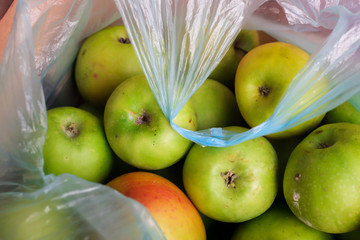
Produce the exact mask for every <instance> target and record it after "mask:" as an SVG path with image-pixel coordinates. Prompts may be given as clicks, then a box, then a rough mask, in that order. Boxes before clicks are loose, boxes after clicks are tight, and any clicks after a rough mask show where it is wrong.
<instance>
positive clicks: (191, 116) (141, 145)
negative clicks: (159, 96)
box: [104, 75, 197, 170]
mask: <svg viewBox="0 0 360 240" xmlns="http://www.w3.org/2000/svg"><path fill="white" fill-rule="evenodd" d="M173 121H174V123H175V124H177V125H178V126H180V127H182V128H186V129H190V130H197V119H196V116H195V110H194V108H193V106H192V103H191V101H188V102H187V103H186V104H185V106H184V107H183V109H182V110H181V111H180V112H179V114H178V115H177V116H176V117H175V119H174V120H173ZM104 126H105V133H106V136H107V139H108V142H109V144H110V146H111V148H112V149H113V151H114V152H115V153H116V155H117V156H118V157H119V158H120V159H122V160H123V161H125V162H127V163H128V164H130V165H132V166H135V167H137V168H140V169H148V170H156V169H161V168H166V167H169V166H171V165H172V164H174V163H176V162H177V161H179V160H180V159H181V158H182V157H183V156H184V155H185V154H186V153H187V151H188V150H189V148H190V147H191V145H192V142H191V141H190V140H188V139H186V138H184V137H182V136H181V135H180V134H179V133H177V132H176V131H175V130H174V129H173V128H172V127H171V125H170V123H169V121H168V119H167V118H166V117H165V115H164V113H163V112H162V110H161V108H160V106H159V104H158V102H157V101H156V98H155V96H154V94H153V92H152V91H151V89H150V86H149V84H148V82H147V80H146V78H145V76H144V75H139V76H136V77H132V78H130V79H127V80H125V81H124V82H122V83H121V84H120V85H119V86H118V87H117V88H116V89H115V90H114V92H113V93H112V94H111V96H110V97H109V100H108V102H107V103H106V106H105V110H104Z"/></svg>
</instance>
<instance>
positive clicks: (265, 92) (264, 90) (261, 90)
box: [259, 86, 270, 97]
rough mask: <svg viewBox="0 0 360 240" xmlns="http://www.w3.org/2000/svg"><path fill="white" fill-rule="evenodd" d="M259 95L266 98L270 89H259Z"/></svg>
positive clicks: (263, 87)
mask: <svg viewBox="0 0 360 240" xmlns="http://www.w3.org/2000/svg"><path fill="white" fill-rule="evenodd" d="M259 93H260V95H261V96H262V97H266V96H268V95H269V93H270V88H269V87H266V86H261V87H259Z"/></svg>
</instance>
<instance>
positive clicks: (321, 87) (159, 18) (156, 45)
mask: <svg viewBox="0 0 360 240" xmlns="http://www.w3.org/2000/svg"><path fill="white" fill-rule="evenodd" d="M116 3H117V6H118V8H119V10H120V12H121V15H122V17H123V21H124V24H125V26H126V27H127V29H128V32H129V35H130V38H131V40H132V42H133V45H134V48H135V50H136V53H137V55H138V57H139V59H140V62H141V64H142V67H143V69H144V72H145V75H146V77H147V80H148V82H149V84H150V86H151V88H152V90H153V92H154V95H155V96H156V98H157V100H158V102H159V105H160V107H161V109H162V110H163V112H164V114H165V116H166V117H167V118H168V120H169V121H170V123H171V125H172V127H173V128H174V129H175V130H176V131H178V132H179V133H180V134H181V135H183V136H184V137H186V138H188V139H190V140H192V141H194V142H196V143H198V144H201V145H205V146H217V147H224V146H230V145H234V144H238V143H240V142H243V141H246V140H249V139H252V138H256V137H259V136H264V135H268V134H272V133H276V132H280V131H283V130H286V129H289V128H292V127H294V126H296V125H298V124H300V123H302V122H305V121H307V120H309V119H311V118H314V117H316V116H318V115H320V114H322V113H325V112H327V111H329V110H331V109H332V108H334V107H336V106H338V105H340V104H341V103H343V102H345V101H346V100H349V99H350V98H351V97H353V96H354V97H353V98H351V100H350V101H351V103H353V104H354V106H356V107H358V109H359V110H360V108H359V102H358V97H356V96H358V95H359V94H358V95H356V96H355V94H356V93H358V92H359V91H360V81H359V79H360V65H359V64H360V61H359V60H360V59H359V58H360V50H359V45H360V27H359V26H360V3H359V2H358V1H357V0H356V1H355V0H349V1H345V0H343V1H330V0H319V1H305V0H303V1H302V0H298V1H290V0H278V1H277V2H275V3H277V4H278V7H277V9H275V8H274V7H273V8H269V7H268V8H266V7H264V8H262V7H263V4H264V3H265V4H268V3H267V1H265V0H257V1H256V0H221V1H216V0H203V1H201V0H178V1H177V0H157V1H132V0H116ZM259 8H260V10H259V11H257V12H256V13H254V11H255V10H257V9H259ZM261 8H262V9H261ZM275 10H276V11H275ZM280 10H282V14H283V16H281V15H280V13H281V11H280ZM266 11H273V12H271V13H270V14H269V13H268V12H266ZM255 14H256V17H257V18H253V16H255ZM266 14H268V15H267V17H266ZM264 16H265V21H260V20H259V19H261V17H263V18H264ZM270 16H271V17H273V18H271V19H270V18H269V17H270ZM284 17H285V19H284ZM252 19H257V20H258V21H257V22H254V23H249V24H247V25H246V22H247V20H249V21H250V20H252ZM274 21H275V23H274ZM245 25H246V26H252V27H254V28H257V29H260V30H265V31H266V30H270V31H271V30H276V29H277V28H279V29H281V30H282V31H285V30H286V31H287V32H286V33H287V34H289V35H288V40H289V41H291V40H296V39H297V37H298V34H296V33H299V32H318V34H323V35H324V34H325V36H326V39H325V40H324V41H323V42H317V43H314V44H308V46H309V48H308V49H305V50H309V49H312V50H313V51H312V52H310V54H311V58H310V60H309V61H308V63H307V64H306V66H304V67H303V69H302V70H301V71H300V72H299V73H298V74H297V75H296V77H295V78H294V80H293V81H292V84H291V85H290V86H289V88H288V89H287V92H286V93H285V95H284V96H283V98H282V100H281V101H280V103H279V104H278V106H277V108H276V109H275V111H274V113H273V115H272V116H271V117H270V118H269V119H268V120H267V121H265V122H263V123H262V124H260V125H258V126H256V127H254V128H252V129H250V130H248V131H246V132H244V133H234V132H230V131H226V130H223V129H222V128H212V129H206V130H201V131H196V132H194V131H190V130H187V129H183V128H180V127H179V126H177V125H176V124H174V123H173V121H172V120H173V119H174V117H175V116H176V115H177V113H178V112H179V111H180V110H181V108H182V107H183V106H184V104H185V103H186V102H187V101H188V100H189V98H190V97H191V95H192V94H193V93H194V92H195V91H196V90H197V89H198V88H199V87H200V86H201V84H202V83H203V82H204V81H205V80H206V78H207V77H208V76H209V74H210V73H211V71H212V70H213V69H214V68H215V66H216V65H217V64H218V63H219V61H220V60H221V58H222V57H223V56H224V54H225V53H226V51H227V50H228V49H229V47H230V44H231V43H232V41H233V40H234V38H235V37H236V35H237V33H238V32H239V31H240V30H241V29H242V28H243V27H244V26H245ZM290 30H291V31H292V32H290ZM326 34H328V35H326ZM282 36H284V34H283V35H282ZM310 43H311V42H310Z"/></svg>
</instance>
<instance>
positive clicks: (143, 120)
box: [135, 111, 151, 125]
mask: <svg viewBox="0 0 360 240" xmlns="http://www.w3.org/2000/svg"><path fill="white" fill-rule="evenodd" d="M150 122H151V116H150V114H149V113H147V112H146V111H143V112H142V114H141V115H140V116H139V117H137V118H136V119H135V124H137V125H149V124H150Z"/></svg>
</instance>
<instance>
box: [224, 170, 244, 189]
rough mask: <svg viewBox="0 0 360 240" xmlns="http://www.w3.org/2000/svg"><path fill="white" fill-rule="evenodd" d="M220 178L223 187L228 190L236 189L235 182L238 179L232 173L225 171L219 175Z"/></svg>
mask: <svg viewBox="0 0 360 240" xmlns="http://www.w3.org/2000/svg"><path fill="white" fill-rule="evenodd" d="M220 176H221V177H222V178H223V179H224V181H225V185H226V186H227V187H228V188H236V186H235V180H236V179H238V178H239V176H237V175H236V174H235V173H234V172H232V171H227V172H226V173H220Z"/></svg>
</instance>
